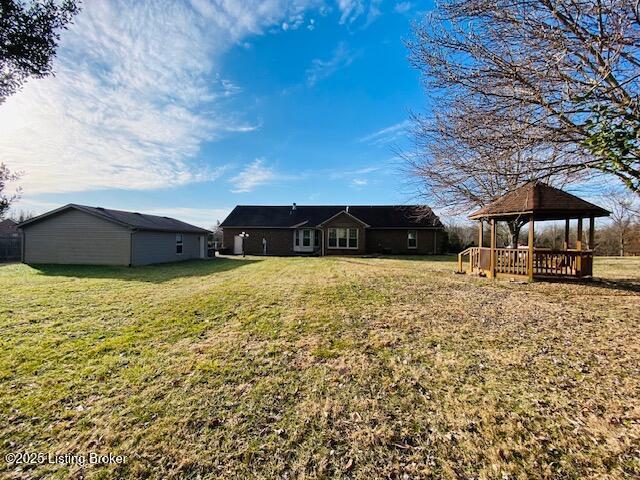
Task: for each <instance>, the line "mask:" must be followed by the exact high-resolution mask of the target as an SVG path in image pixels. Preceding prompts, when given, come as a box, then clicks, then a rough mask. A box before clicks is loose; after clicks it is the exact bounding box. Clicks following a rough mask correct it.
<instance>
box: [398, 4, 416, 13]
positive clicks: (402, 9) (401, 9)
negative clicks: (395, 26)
mask: <svg viewBox="0 0 640 480" xmlns="http://www.w3.org/2000/svg"><path fill="white" fill-rule="evenodd" d="M412 8H413V5H412V4H411V2H398V3H396V5H395V7H393V11H394V12H396V13H407V12H408V11H409V10H411V9H412Z"/></svg>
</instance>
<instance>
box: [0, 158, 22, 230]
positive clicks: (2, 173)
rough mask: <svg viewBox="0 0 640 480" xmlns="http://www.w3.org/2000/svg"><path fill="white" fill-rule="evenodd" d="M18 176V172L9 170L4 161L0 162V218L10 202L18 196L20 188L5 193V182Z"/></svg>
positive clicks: (11, 180) (9, 205)
mask: <svg viewBox="0 0 640 480" xmlns="http://www.w3.org/2000/svg"><path fill="white" fill-rule="evenodd" d="M18 178H20V175H19V174H17V173H13V172H11V171H10V170H9V168H8V167H7V166H6V165H5V164H4V163H0V219H2V218H4V216H5V214H6V213H7V211H8V210H9V207H11V204H12V203H13V202H14V201H15V200H17V199H18V198H19V196H20V189H17V190H16V192H15V193H13V194H8V193H6V190H7V184H8V183H9V182H13V181H16V180H18Z"/></svg>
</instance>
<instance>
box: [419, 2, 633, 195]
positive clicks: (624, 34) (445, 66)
mask: <svg viewBox="0 0 640 480" xmlns="http://www.w3.org/2000/svg"><path fill="white" fill-rule="evenodd" d="M636 3H637V2H636V0H445V1H443V2H442V3H440V4H439V5H438V8H437V9H436V10H435V12H433V13H431V14H429V15H428V16H427V17H426V18H425V19H424V21H423V22H422V23H419V24H417V25H415V28H414V31H415V38H414V40H413V41H411V42H409V43H408V47H409V50H410V59H411V62H412V64H413V65H414V66H415V67H416V68H417V69H418V70H419V71H420V72H421V74H422V78H423V81H424V86H425V89H426V90H427V92H428V95H429V96H430V97H431V98H432V99H433V102H432V104H433V105H434V106H433V109H432V111H431V112H430V113H428V115H427V116H425V117H423V118H417V117H416V122H415V123H416V137H417V142H416V146H417V147H421V146H422V147H425V148H418V149H417V152H413V154H414V155H413V157H414V158H413V161H414V166H418V167H421V169H420V168H418V169H416V173H417V174H418V175H420V173H421V172H422V173H425V172H427V175H426V176H424V177H423V178H425V180H426V181H425V187H426V188H427V189H429V190H430V192H429V193H433V192H431V190H433V188H434V186H435V187H436V190H439V191H440V192H443V191H444V189H439V188H438V187H441V186H445V185H446V184H449V186H452V185H453V184H454V182H453V181H448V180H447V181H445V180H443V179H446V178H447V177H451V175H452V174H454V177H453V178H455V179H456V181H457V186H456V185H453V188H451V192H452V193H451V194H450V195H449V196H448V197H445V198H439V200H441V201H443V202H445V201H449V203H448V204H450V203H451V200H454V201H455V200H460V199H462V200H463V201H469V200H471V201H473V203H476V204H480V203H481V202H486V201H489V200H490V197H491V196H492V195H491V191H492V190H494V189H497V190H498V191H500V190H501V193H504V191H505V190H508V189H510V188H513V186H515V185H519V184H521V183H522V182H524V181H527V180H529V179H531V178H536V179H553V178H554V177H556V176H557V175H558V174H561V175H563V176H565V177H566V176H571V175H573V174H575V173H579V172H593V171H598V172H604V173H607V174H611V175H614V176H616V177H617V178H618V179H620V180H621V181H622V182H624V184H625V186H626V187H627V188H629V189H630V190H631V191H633V192H635V193H636V194H639V195H640V146H639V144H638V135H639V133H640V109H639V104H638V86H639V82H640V54H639V48H640V17H639V16H638V11H637V9H636ZM452 147H454V148H452ZM457 147H461V148H457ZM469 151H470V152H472V153H473V154H472V155H469V154H468V152H469ZM443 167H444V168H443ZM485 190H487V192H486V193H485ZM436 196H438V193H436Z"/></svg>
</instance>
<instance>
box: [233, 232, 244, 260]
mask: <svg viewBox="0 0 640 480" xmlns="http://www.w3.org/2000/svg"><path fill="white" fill-rule="evenodd" d="M241 253H242V237H241V236H240V235H236V236H235V237H233V254H234V255H240V254H241Z"/></svg>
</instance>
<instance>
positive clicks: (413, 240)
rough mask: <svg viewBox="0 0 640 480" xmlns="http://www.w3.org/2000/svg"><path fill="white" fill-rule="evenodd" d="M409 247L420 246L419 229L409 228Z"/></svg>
mask: <svg viewBox="0 0 640 480" xmlns="http://www.w3.org/2000/svg"><path fill="white" fill-rule="evenodd" d="M407 247H408V248H418V231H417V230H409V231H408V232H407Z"/></svg>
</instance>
